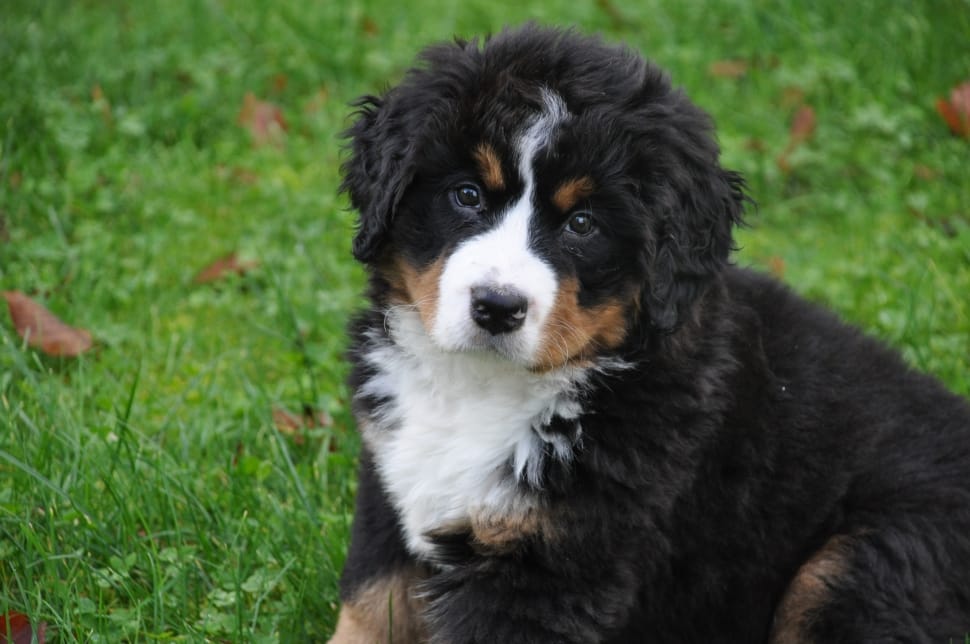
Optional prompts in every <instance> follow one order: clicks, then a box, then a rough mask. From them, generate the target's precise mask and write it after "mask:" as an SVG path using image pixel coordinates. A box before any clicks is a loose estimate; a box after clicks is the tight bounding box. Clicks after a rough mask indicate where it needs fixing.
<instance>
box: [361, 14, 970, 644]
mask: <svg viewBox="0 0 970 644" xmlns="http://www.w3.org/2000/svg"><path fill="white" fill-rule="evenodd" d="M422 60H423V66H422V67H420V68H417V69H415V70H412V71H411V72H409V73H408V75H407V76H406V77H405V79H404V80H403V81H402V83H401V84H400V85H398V86H397V87H395V88H394V89H392V90H390V91H389V92H388V93H387V94H386V95H385V96H383V97H382V98H368V99H365V100H364V101H363V102H362V103H361V107H362V109H361V112H360V115H359V117H358V120H357V121H356V123H355V124H354V126H353V127H352V128H351V130H350V131H349V135H350V136H351V137H352V140H353V143H352V148H351V156H350V158H349V160H348V161H347V163H346V164H345V168H344V170H345V176H346V178H345V182H344V188H345V189H346V190H347V191H348V192H349V194H350V198H351V202H352V204H353V205H354V207H355V208H357V209H358V210H359V211H360V221H361V224H360V229H359V231H358V233H357V237H356V239H355V240H354V253H355V256H356V257H357V258H358V259H360V260H361V261H363V262H365V263H367V264H368V265H369V266H370V267H371V268H372V269H374V270H372V289H371V298H372V300H373V305H374V308H373V310H372V311H371V312H369V313H367V314H365V315H364V316H362V317H361V318H360V319H359V320H358V321H357V323H356V325H355V328H354V331H353V336H354V339H353V342H354V348H352V350H351V360H352V362H353V363H354V369H355V370H354V375H353V376H352V385H353V386H354V387H359V386H360V385H361V384H362V383H363V382H365V381H366V380H367V379H368V378H369V376H370V374H369V372H368V367H367V366H366V364H365V363H364V361H363V358H362V355H361V351H362V350H363V345H364V344H365V342H366V341H365V335H366V334H367V333H371V334H374V333H376V334H381V333H383V332H384V331H383V316H382V314H381V311H382V310H383V308H384V307H385V306H386V305H387V304H388V300H387V297H388V292H389V291H388V289H389V287H388V284H387V282H386V280H385V277H384V276H382V273H381V271H379V270H376V269H377V268H379V267H380V266H382V261H383V259H385V258H387V257H388V256H390V255H391V254H401V255H403V256H405V257H407V258H408V259H409V261H411V262H412V263H414V264H416V265H424V264H427V263H429V262H430V261H432V260H433V259H434V258H435V257H439V256H442V255H444V254H446V253H447V251H448V249H449V248H450V247H451V246H452V245H453V244H454V243H455V240H456V239H460V238H461V237H462V236H463V235H471V234H474V233H475V232H476V231H477V230H478V228H476V226H486V225H487V222H484V223H468V222H463V223H460V224H456V223H454V221H452V220H449V218H448V217H447V216H445V215H440V216H439V214H436V213H440V212H441V207H440V206H439V205H435V204H437V203H438V202H437V201H436V200H438V199H439V197H438V195H439V194H440V192H441V190H442V186H447V185H451V184H450V183H449V182H453V181H454V179H455V177H456V176H459V175H461V173H463V172H471V171H472V168H473V162H472V159H471V157H470V156H469V155H470V151H471V150H472V149H473V148H474V145H475V144H476V143H477V142H479V141H482V140H485V141H488V142H490V144H491V145H493V146H494V147H495V149H496V150H498V152H499V154H501V155H503V156H505V155H508V154H510V149H509V145H510V143H509V142H510V140H511V138H512V137H513V136H514V134H515V133H516V132H517V131H518V130H517V128H518V127H520V125H521V123H522V122H523V121H524V120H525V118H526V116H527V115H528V114H530V113H532V112H534V111H535V110H536V109H537V105H538V102H539V99H538V88H539V87H540V86H541V85H545V86H546V87H548V88H550V89H551V90H553V91H555V92H557V93H558V94H559V95H561V96H562V97H563V99H564V100H565V102H566V104H567V105H568V106H569V109H570V112H571V113H572V114H573V115H574V120H573V121H571V123H570V127H569V128H568V129H566V130H565V131H564V133H563V134H562V135H561V137H560V138H559V139H557V141H556V143H555V146H551V147H554V149H555V154H554V155H553V154H546V155H545V156H540V157H539V158H538V159H537V162H536V166H537V181H539V182H540V183H541V182H542V181H543V177H549V178H550V181H551V180H553V179H555V178H556V177H570V176H576V175H588V176H591V177H592V178H593V181H594V182H595V184H596V186H597V195H596V196H594V197H592V205H593V208H594V213H597V214H599V216H600V219H599V220H598V221H599V223H600V224H601V225H602V226H604V227H605V228H606V230H604V233H603V234H602V235H600V236H599V237H598V238H597V239H596V240H593V241H588V242H583V243H584V244H586V245H585V246H582V247H576V248H569V249H565V250H563V249H560V248H558V247H557V246H556V244H555V242H554V241H553V238H552V237H551V233H550V232H549V231H551V230H554V229H555V228H556V226H558V225H559V223H558V222H556V221H550V222H549V223H548V225H543V226H541V227H539V228H538V229H537V230H536V231H535V235H534V237H535V239H534V244H535V245H536V247H537V248H539V249H540V250H541V251H542V252H543V253H544V256H546V257H548V258H549V261H550V263H551V264H552V265H553V266H554V267H555V268H556V271H557V273H559V274H560V275H563V276H575V277H577V278H578V279H579V280H580V282H581V285H582V290H581V293H580V301H581V303H582V304H589V303H595V302H598V301H601V300H602V299H603V298H604V297H607V296H610V295H616V294H618V293H622V292H627V291H628V290H629V289H630V286H631V285H633V287H634V288H635V289H638V290H639V295H638V296H637V297H635V298H634V301H636V302H639V308H638V309H637V310H633V311H631V313H630V321H629V323H630V327H629V330H628V333H627V335H626V340H625V342H624V343H623V345H622V346H620V347H619V348H617V349H616V350H614V351H613V352H611V353H612V354H614V355H615V356H616V357H620V358H623V359H624V360H626V361H627V362H629V363H631V364H633V365H634V368H632V369H626V370H621V371H616V372H612V373H606V374H598V375H596V376H594V378H593V382H592V383H591V384H590V386H589V387H588V388H587V390H586V393H585V396H586V398H585V399H584V400H583V408H584V410H585V413H584V415H583V417H582V418H581V423H582V444H581V449H578V450H577V452H576V455H575V459H574V460H573V462H572V463H570V465H569V467H563V466H561V465H557V464H556V463H555V461H554V460H553V459H547V463H548V468H547V470H546V471H545V473H544V478H543V488H542V492H541V493H542V494H543V495H544V497H545V499H546V501H547V505H548V507H549V508H550V517H552V519H553V520H554V521H555V523H556V525H557V536H556V538H543V537H542V536H539V537H536V538H534V539H528V540H526V541H525V542H523V543H522V544H520V545H519V547H517V548H515V549H513V550H511V551H506V552H501V553H488V552H483V551H481V550H480V549H477V548H475V547H474V544H470V541H469V540H470V536H469V535H468V534H464V533H460V532H459V533H451V534H442V535H441V538H440V543H441V547H442V553H444V560H445V561H446V563H447V564H448V565H447V566H444V567H441V566H438V567H436V566H434V565H430V564H421V565H420V569H421V570H423V571H424V572H423V574H422V576H423V580H422V581H421V583H420V591H421V592H422V593H424V595H425V597H426V598H427V602H428V608H427V613H426V615H425V619H426V623H427V625H428V630H429V635H430V637H431V640H432V641H433V642H449V643H472V642H477V643H482V644H485V643H488V644H493V643H514V642H522V643H526V642H530V643H531V642H535V643H542V642H577V643H578V642H614V643H620V642H652V643H660V642H670V643H672V644H682V643H685V642H724V643H735V642H738V643H741V642H767V641H769V637H770V634H771V632H772V625H773V621H774V620H775V619H776V617H775V615H776V611H777V609H778V606H779V603H780V601H781V599H782V597H783V595H784V593H785V591H786V589H787V588H788V586H789V584H790V583H791V581H792V579H793V577H794V576H795V575H796V572H797V571H798V569H799V567H800V566H801V565H802V564H804V563H805V562H806V561H808V560H809V559H810V558H811V557H812V555H813V554H814V553H815V552H816V551H817V550H818V549H819V548H822V547H823V546H825V544H826V543H829V542H830V540H831V539H832V538H833V537H834V536H837V535H844V536H846V537H847V539H848V541H847V542H846V543H847V544H848V545H847V546H846V550H845V553H844V557H843V558H842V560H840V567H839V571H838V574H836V575H833V576H832V577H831V578H829V579H828V580H827V582H826V584H825V586H824V589H823V590H824V598H823V600H821V601H820V602H819V604H818V606H815V607H814V608H812V610H811V611H810V613H809V615H808V618H809V619H808V622H807V623H806V628H805V637H806V639H805V640H803V641H814V642H946V641H947V638H954V640H955V641H961V642H962V641H963V638H964V635H965V634H966V633H968V632H970V406H968V404H967V402H966V401H965V400H962V399H960V398H959V397H957V396H955V395H953V394H951V393H949V392H947V391H946V390H945V389H944V388H943V387H942V386H941V385H940V384H939V383H938V382H936V381H935V380H934V379H932V378H930V377H927V376H925V375H921V374H919V373H916V372H914V371H913V370H911V369H910V368H909V367H908V366H907V365H905V364H904V363H903V362H902V360H901V359H900V358H899V357H898V356H897V355H895V354H894V353H893V352H892V351H890V350H888V349H886V348H885V347H883V346H882V345H880V344H879V343H877V342H875V341H873V340H871V339H869V338H867V337H866V336H864V335H863V334H861V333H859V332H858V331H856V330H855V329H853V328H851V327H849V326H847V325H845V324H843V323H842V322H840V321H839V320H837V319H836V318H835V317H834V316H832V315H830V314H829V313H827V312H825V311H823V310H820V309H819V308H818V307H816V306H813V305H812V304H809V303H807V302H805V301H804V300H802V299H800V298H799V297H797V296H796V295H794V294H793V293H791V292H790V291H789V290H787V289H786V288H785V287H783V286H781V285H780V284H778V283H776V282H775V281H773V280H771V279H769V278H767V277H764V276H761V275H758V274H755V273H752V272H748V271H745V270H741V269H738V268H735V267H733V266H731V265H730V264H729V261H728V255H729V252H730V250H731V246H732V235H731V229H732V227H733V226H734V225H736V224H738V223H740V221H741V214H742V206H743V201H744V196H743V193H742V188H743V184H742V180H741V179H740V177H739V176H738V175H736V174H734V173H732V172H729V171H726V170H723V169H722V168H721V167H720V166H719V164H718V148H717V145H716V144H715V142H714V139H713V136H712V125H711V122H710V120H709V118H708V117H707V116H706V115H705V114H704V113H703V112H701V111H700V110H699V109H698V108H697V107H695V106H694V105H692V104H691V103H690V102H689V100H688V99H687V98H686V96H685V95H684V94H683V93H682V92H680V91H679V90H676V89H672V88H671V86H670V84H669V82H668V80H667V78H666V77H665V75H664V74H663V73H661V72H660V71H659V70H657V69H656V68H655V67H653V66H652V65H650V64H649V63H646V62H644V61H643V60H642V59H641V58H640V57H639V56H638V55H636V54H635V53H633V52H632V51H630V50H628V49H624V48H619V47H613V46H608V45H605V44H603V43H602V42H601V41H599V40H595V39H590V38H585V37H581V36H579V35H577V34H575V33H573V32H561V31H555V30H547V29H542V28H539V27H535V26H526V27H524V28H520V29H516V30H509V31H504V32H502V33H500V34H498V35H497V36H495V37H494V38H492V39H490V40H488V41H486V42H485V43H484V44H483V45H480V44H479V43H477V42H474V41H472V42H464V41H458V42H457V43H455V44H450V45H440V46H436V47H432V48H431V49H429V50H427V51H426V52H425V54H424V55H423V57H422ZM455 173H457V175H456V174H455ZM507 180H508V181H509V182H510V183H511V184H513V185H511V186H510V189H509V190H510V192H514V191H515V189H516V185H515V182H516V181H517V178H516V177H508V178H507ZM519 187H520V186H519ZM493 197H494V198H496V199H499V198H502V197H501V196H493V195H490V196H489V198H493ZM549 217H550V218H554V215H552V214H550V215H549ZM356 404H357V405H358V411H359V412H360V413H361V414H363V415H366V413H367V411H368V410H370V409H373V407H374V405H375V404H377V403H376V401H374V400H368V399H366V398H359V399H358V400H357V401H356ZM560 420H561V419H560ZM554 422H556V423H559V422H560V421H554ZM551 429H552V430H554V431H563V432H565V431H567V430H570V431H571V428H570V427H565V426H562V427H560V426H558V425H556V426H554V427H552V428H551ZM369 449H370V448H365V450H364V454H363V456H362V458H361V475H360V476H361V479H360V492H359V496H358V508H357V517H356V520H355V527H354V534H353V543H352V546H351V550H350V555H349V558H348V563H347V568H346V570H345V573H344V580H343V594H344V597H345V599H348V600H350V599H352V598H353V596H354V593H355V591H356V590H357V589H358V588H360V587H361V586H362V585H364V584H366V583H368V582H369V581H371V580H374V579H379V578H380V577H381V576H382V575H387V574H391V573H394V572H395V571H396V570H398V569H402V568H404V567H409V569H414V566H415V561H414V560H413V559H414V558H413V556H412V555H410V554H409V553H408V552H407V550H406V549H405V547H404V545H403V543H402V540H401V535H400V531H399V528H398V527H397V521H396V517H395V516H394V510H393V508H392V507H391V505H390V504H389V502H388V501H387V498H386V495H385V494H384V492H383V490H382V489H381V484H380V481H379V479H378V477H376V476H375V474H374V472H373V464H372V455H371V454H370V452H369ZM469 449H470V450H473V449H475V446H474V445H473V444H470V445H469ZM439 563H440V562H439Z"/></svg>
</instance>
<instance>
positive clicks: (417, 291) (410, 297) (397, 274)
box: [384, 257, 445, 331]
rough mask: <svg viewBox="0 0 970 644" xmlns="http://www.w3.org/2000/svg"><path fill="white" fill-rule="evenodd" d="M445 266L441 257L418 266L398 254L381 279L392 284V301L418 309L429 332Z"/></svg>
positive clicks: (436, 306) (435, 311)
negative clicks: (430, 262)
mask: <svg viewBox="0 0 970 644" xmlns="http://www.w3.org/2000/svg"><path fill="white" fill-rule="evenodd" d="M444 265H445V261H444V259H441V258H439V259H437V260H435V261H434V262H433V263H432V264H431V265H430V266H427V267H424V268H417V267H415V266H414V265H412V264H410V263H408V262H407V261H406V260H404V259H402V258H400V257H398V258H396V259H395V260H394V262H393V263H392V268H390V269H388V270H387V271H385V272H384V278H385V279H386V280H387V282H388V284H389V285H390V287H391V296H390V299H391V301H392V303H395V304H405V305H410V306H414V307H415V308H417V310H418V314H419V315H420V316H421V322H422V324H424V327H425V329H428V330H429V331H430V330H431V328H432V327H433V326H434V320H435V316H436V315H437V314H438V285H439V283H440V281H441V272H442V271H443V270H444Z"/></svg>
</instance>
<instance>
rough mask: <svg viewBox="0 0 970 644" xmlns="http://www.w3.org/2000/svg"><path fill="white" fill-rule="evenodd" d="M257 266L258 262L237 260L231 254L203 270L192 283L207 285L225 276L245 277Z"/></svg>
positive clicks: (237, 257)
mask: <svg viewBox="0 0 970 644" xmlns="http://www.w3.org/2000/svg"><path fill="white" fill-rule="evenodd" d="M257 266H259V262H257V261H255V260H246V261H242V260H240V259H239V255H237V254H236V253H235V252H232V253H229V254H228V255H226V256H224V257H220V258H219V259H217V260H216V261H214V262H212V263H211V264H209V265H208V266H206V267H205V268H203V269H202V270H201V271H199V272H198V273H197V274H196V276H195V278H193V280H192V281H193V282H194V283H196V284H208V283H209V282H215V281H216V280H220V279H222V278H224V277H226V276H227V275H245V274H246V273H247V272H248V271H251V270H252V269H254V268H256V267H257Z"/></svg>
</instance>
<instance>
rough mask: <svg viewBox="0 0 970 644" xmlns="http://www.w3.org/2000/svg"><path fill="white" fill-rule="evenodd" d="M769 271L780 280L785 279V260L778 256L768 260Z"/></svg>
mask: <svg viewBox="0 0 970 644" xmlns="http://www.w3.org/2000/svg"><path fill="white" fill-rule="evenodd" d="M768 270H769V271H771V274H772V275H774V276H775V277H777V278H778V279H782V278H783V277H785V260H783V259H782V258H781V257H778V256H777V255H772V256H771V257H769V258H768Z"/></svg>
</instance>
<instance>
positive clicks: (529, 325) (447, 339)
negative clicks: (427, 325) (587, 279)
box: [431, 89, 568, 362]
mask: <svg viewBox="0 0 970 644" xmlns="http://www.w3.org/2000/svg"><path fill="white" fill-rule="evenodd" d="M542 100H543V111H542V112H541V113H540V114H539V115H538V116H537V117H536V118H535V119H533V120H532V122H531V123H530V124H529V126H528V128H527V129H526V130H525V132H524V133H523V134H522V136H521V137H520V138H519V141H518V143H517V145H516V152H517V154H518V170H519V174H520V175H521V177H522V181H523V184H524V189H523V191H522V196H521V197H520V198H519V199H518V201H516V202H515V203H513V204H512V205H511V206H510V207H509V208H508V210H507V211H506V212H505V214H504V215H503V216H502V218H501V219H500V221H499V223H498V225H497V226H496V227H495V228H493V229H491V230H489V231H488V232H485V233H482V234H481V235H477V236H475V237H472V238H471V239H468V240H465V241H464V242H463V243H462V244H460V245H459V246H458V247H457V248H456V249H455V251H454V252H453V253H452V255H451V256H450V257H449V258H448V260H447V262H446V263H445V267H444V270H443V271H442V274H441V281H440V284H439V298H440V299H439V302H438V311H437V315H436V316H435V321H434V328H433V329H431V336H432V339H433V340H434V341H435V343H436V344H438V345H439V346H440V347H441V348H443V349H447V350H464V349H474V348H492V349H495V350H498V351H499V352H500V353H502V354H504V355H505V356H506V357H509V358H511V359H513V360H516V361H521V362H529V361H530V360H531V359H532V358H533V357H534V356H535V354H536V352H537V351H538V348H539V345H540V344H541V337H540V332H541V330H542V327H543V323H544V322H545V319H546V317H547V315H548V314H549V311H550V310H551V309H552V306H553V304H554V303H555V299H556V291H557V289H558V280H557V278H556V274H555V272H554V271H553V269H552V267H551V266H549V264H547V263H546V262H545V261H544V260H543V259H542V258H540V257H538V256H537V255H536V254H535V253H534V252H533V251H532V249H531V248H529V229H530V227H531V222H532V219H533V217H534V215H535V213H534V210H533V203H534V201H535V174H534V172H533V163H534V161H535V156H536V153H537V152H538V151H539V150H540V149H541V148H542V147H543V146H544V145H546V144H548V142H549V140H550V138H551V137H552V135H553V133H554V132H555V130H556V128H557V127H559V125H560V124H562V123H563V121H565V120H566V118H567V117H568V112H567V110H566V105H565V104H564V103H563V101H562V99H561V98H560V97H559V96H557V95H556V94H554V93H553V92H551V91H549V90H546V89H543V90H542ZM476 286H493V287H502V288H511V289H515V290H517V291H518V292H520V293H521V294H522V295H523V296H525V298H526V299H527V300H528V310H527V312H526V319H525V323H524V324H523V326H522V328H521V329H519V330H518V331H515V332H514V333H507V334H502V335H498V336H491V335H489V334H488V333H487V332H486V331H484V330H483V329H481V328H479V327H478V326H477V325H476V324H475V322H474V321H473V320H472V318H471V315H470V311H471V289H472V288H474V287H476Z"/></svg>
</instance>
